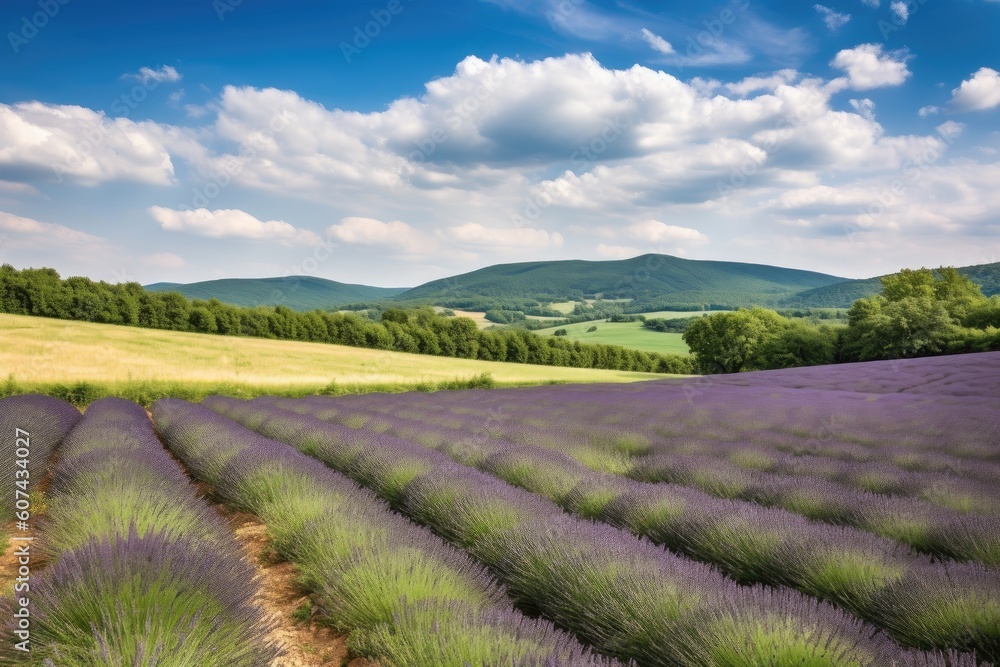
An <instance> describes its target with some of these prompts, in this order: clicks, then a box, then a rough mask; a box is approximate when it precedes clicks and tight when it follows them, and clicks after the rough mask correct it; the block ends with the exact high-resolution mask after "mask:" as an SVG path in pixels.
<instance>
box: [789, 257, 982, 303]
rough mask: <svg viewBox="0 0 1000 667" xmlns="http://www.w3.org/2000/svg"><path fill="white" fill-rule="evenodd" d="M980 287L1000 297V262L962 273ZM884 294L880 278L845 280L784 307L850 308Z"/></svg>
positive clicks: (809, 292) (965, 268) (791, 299)
mask: <svg viewBox="0 0 1000 667" xmlns="http://www.w3.org/2000/svg"><path fill="white" fill-rule="evenodd" d="M958 272H959V273H961V274H962V275H965V276H968V277H969V279H971V280H972V281H973V282H974V283H976V284H977V285H979V287H980V288H981V289H982V290H983V294H985V295H986V296H993V295H994V294H1000V262H994V263H993V264H977V265H975V266H963V267H961V268H959V269H958ZM881 291H882V283H881V282H879V278H865V279H863V280H845V281H844V282H840V283H835V284H833V285H825V286H823V287H817V288H814V289H810V290H805V291H804V292H800V293H798V294H796V295H794V296H791V297H788V298H787V299H785V300H784V301H783V302H782V303H781V304H780V305H781V306H784V307H787V308H849V307H850V306H851V304H852V303H854V302H855V301H857V300H858V299H863V298H865V297H869V296H872V295H873V294H878V293H879V292H881Z"/></svg>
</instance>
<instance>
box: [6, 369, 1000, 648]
mask: <svg viewBox="0 0 1000 667" xmlns="http://www.w3.org/2000/svg"><path fill="white" fill-rule="evenodd" d="M67 407H68V406H65V405H64V404H61V403H59V402H57V401H53V400H52V399H43V398H41V397H20V398H16V399H15V398H12V399H4V400H3V401H0V415H2V420H3V422H4V424H6V423H7V422H8V421H9V422H10V423H11V424H14V423H29V422H30V423H31V424H34V423H39V424H41V423H46V420H45V419H44V415H45V414H48V415H51V419H49V420H48V422H47V423H48V424H49V427H48V430H47V431H45V432H44V433H43V431H42V430H41V428H40V427H39V433H40V440H39V442H40V443H42V439H41V437H42V436H44V438H45V440H44V443H43V444H42V445H40V446H39V450H38V451H40V452H43V453H44V455H45V457H46V461H48V460H49V459H48V456H49V455H48V452H49V451H55V455H54V456H53V457H52V459H51V460H52V461H53V463H51V464H48V466H49V468H51V470H50V471H49V473H48V479H47V482H46V483H47V484H49V485H50V486H49V488H48V489H47V490H46V507H45V510H44V512H43V514H42V516H41V518H40V519H39V521H38V529H37V532H38V534H39V538H40V543H41V545H44V553H45V555H46V557H47V561H46V562H45V563H43V565H42V566H40V567H39V571H38V573H37V575H34V574H33V576H37V580H38V583H37V588H36V587H35V584H34V583H33V584H32V591H33V593H32V595H33V596H34V597H33V600H32V604H33V605H34V608H33V611H34V615H33V616H32V619H31V623H32V626H31V627H32V642H33V648H34V651H33V652H32V654H31V657H30V659H29V658H26V657H25V656H24V655H23V654H18V652H17V651H16V650H12V649H11V646H12V643H13V642H12V641H7V642H6V644H5V646H4V648H3V650H0V664H32V665H35V664H37V665H47V664H57V665H62V664H72V665H132V664H136V665H150V666H151V665H178V666H179V665H194V664H198V665H211V664H233V665H280V664H284V663H281V662H280V661H281V659H282V658H281V657H280V653H281V650H282V649H281V646H278V645H275V644H274V643H273V642H271V641H270V640H268V639H267V637H268V633H269V632H270V630H271V624H272V623H273V620H274V619H268V618H266V617H265V615H264V614H263V613H262V612H261V610H260V609H258V608H257V607H255V602H254V600H255V590H256V587H257V586H258V585H259V581H258V580H257V578H256V577H255V576H254V575H253V573H252V570H251V568H250V567H249V566H248V564H247V563H246V562H245V559H244V558H242V557H241V556H240V554H239V553H238V551H237V550H236V549H235V548H234V546H233V538H232V536H231V535H230V534H228V532H227V526H226V525H225V523H224V522H222V521H219V520H218V517H217V516H216V515H215V513H213V512H212V510H211V508H210V506H209V503H215V504H216V505H217V506H219V507H221V506H226V507H228V508H230V509H235V510H238V511H240V512H243V513H246V514H249V515H253V516H254V517H257V518H258V519H259V520H260V521H261V522H262V523H263V524H264V525H265V526H266V528H267V536H268V540H269V544H270V546H271V548H272V550H273V552H274V553H275V555H276V557H277V558H278V559H280V560H281V561H284V562H288V563H291V564H293V565H294V567H295V569H296V571H297V573H298V585H299V587H300V589H301V592H302V594H303V595H306V596H308V599H309V605H310V608H311V609H312V613H313V616H314V618H315V619H317V620H318V622H319V623H321V624H322V625H324V626H327V627H331V628H333V629H334V630H335V631H336V632H337V633H341V634H343V635H344V636H345V637H346V638H347V644H348V647H349V649H350V652H351V654H352V655H353V656H363V657H365V658H368V659H371V660H373V661H378V664H381V665H385V666H393V665H396V666H430V665H447V666H452V665H454V666H455V667H464V666H465V665H477V666H479V665H481V666H484V667H485V666H493V665H497V666H499V665H518V666H522V665H538V666H539V667H542V666H550V665H604V666H608V667H610V666H612V665H627V664H634V665H637V666H639V667H641V666H645V665H650V666H654V665H655V666H659V665H671V666H698V667H709V666H711V667H716V666H719V667H744V666H745V667H751V666H755V665H768V666H775V667H785V666H788V667H791V666H793V665H795V666H798V665H805V666H815V667H820V666H830V667H833V666H838V667H840V666H844V667H848V666H850V667H882V666H890V667H891V666H894V665H895V666H904V665H912V666H927V667H930V666H942V667H965V666H968V667H973V666H974V665H988V664H996V663H997V662H998V660H1000V354H994V353H990V354H980V355H963V356H955V357H939V358H931V359H920V360H906V361H898V362H873V363H867V364H853V365H851V364H845V365H840V366H833V367H816V368H802V369H794V370H787V371H769V372H759V373H745V374H740V375H733V376H725V375H723V376H711V377H702V378H690V379H684V380H667V381H657V382H646V383H640V384H635V385H587V386H552V387H537V388H529V389H510V390H465V391H451V392H437V393H410V394H393V395H382V394H371V395H365V396H349V397H339V398H329V397H311V398H304V399H280V398H258V399H254V400H250V401H241V400H236V399H231V398H224V397H211V398H209V399H206V400H205V401H204V402H203V403H202V404H201V405H196V404H192V403H188V402H185V401H180V400H176V399H164V400H161V401H159V402H157V403H156V404H155V405H154V406H153V409H152V418H153V419H152V423H151V422H150V420H149V419H148V418H147V416H146V415H145V414H144V413H143V411H142V409H141V408H139V407H138V406H136V405H133V404H130V403H128V402H126V401H120V400H115V399H106V400H103V401H99V402H98V403H95V404H93V405H91V406H90V407H89V408H88V409H87V411H86V413H85V416H84V417H83V418H82V420H79V422H78V423H76V422H77V419H78V416H77V415H75V414H73V409H72V408H69V409H68V410H67ZM39 415H42V418H40V417H39ZM19 420H20V421H19ZM74 423H76V425H75V426H74ZM29 426H30V424H29ZM20 428H24V427H23V426H22V427H20ZM31 428H35V426H31ZM60 439H61V440H62V445H61V446H59V447H57V446H56V445H55V443H56V442H58V441H59V440H60ZM168 452H169V454H168ZM185 473H186V474H185ZM43 474H45V470H43V469H41V468H37V469H34V470H33V472H32V475H33V476H39V477H40V476H41V475H43ZM191 478H193V480H192V479H191ZM193 481H196V482H198V483H199V484H200V487H199V490H198V491H196V490H195V486H194V485H193ZM33 581H34V580H33ZM34 591H37V592H34ZM3 604H4V605H6V606H7V607H9V608H10V611H11V613H9V614H5V618H14V619H15V620H14V621H13V622H12V623H11V624H10V625H9V627H7V628H6V633H7V634H8V636H9V637H14V636H15V635H14V633H16V631H17V629H18V628H17V621H16V617H15V616H14V614H13V611H14V609H15V608H16V606H17V601H16V599H10V596H9V595H8V596H7V597H6V598H5V599H4V603H3ZM234 647H235V648H234ZM26 660H27V662H26Z"/></svg>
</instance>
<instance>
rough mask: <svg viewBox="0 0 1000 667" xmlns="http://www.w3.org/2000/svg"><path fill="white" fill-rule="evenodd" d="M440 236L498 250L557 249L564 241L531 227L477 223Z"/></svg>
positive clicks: (552, 234) (449, 228)
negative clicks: (487, 225)
mask: <svg viewBox="0 0 1000 667" xmlns="http://www.w3.org/2000/svg"><path fill="white" fill-rule="evenodd" d="M440 234H441V236H442V238H445V239H447V240H449V241H452V242H455V243H458V244H459V245H466V246H492V247H500V248H558V247H559V246H561V245H562V244H563V241H564V239H563V236H562V234H560V233H559V232H548V231H545V230H544V229H532V228H531V227H521V228H516V227H486V226H485V225H481V224H479V223H477V222H467V223H465V224H463V225H457V226H454V227H448V228H446V229H443V230H441V231H440Z"/></svg>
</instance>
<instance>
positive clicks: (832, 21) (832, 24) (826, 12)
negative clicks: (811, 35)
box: [813, 4, 851, 32]
mask: <svg viewBox="0 0 1000 667" xmlns="http://www.w3.org/2000/svg"><path fill="white" fill-rule="evenodd" d="M813 9H815V10H816V11H817V12H819V15H820V16H821V17H822V19H823V23H825V24H826V27H827V28H828V29H829V30H830V32H836V31H837V30H839V29H840V28H843V27H844V26H845V25H847V24H848V23H849V22H850V20H851V15H850V14H841V13H839V12H835V11H834V10H832V9H830V8H829V7H826V6H824V5H819V4H817V5H813Z"/></svg>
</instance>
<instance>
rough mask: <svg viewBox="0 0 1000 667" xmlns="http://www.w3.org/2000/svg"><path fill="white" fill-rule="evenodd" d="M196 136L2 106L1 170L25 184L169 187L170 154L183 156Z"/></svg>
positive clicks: (35, 107)
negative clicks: (116, 183) (177, 152)
mask: <svg viewBox="0 0 1000 667" xmlns="http://www.w3.org/2000/svg"><path fill="white" fill-rule="evenodd" d="M192 135H193V133H192V132H189V131H180V130H175V131H170V130H169V129H165V128H163V127H161V126H158V125H156V124H155V123H150V122H134V121H132V120H129V119H128V118H114V119H111V118H108V117H106V116H105V115H104V114H102V113H99V112H96V111H93V110H91V109H86V108H84V107H78V106H67V105H52V104H43V103H41V102H23V103H20V104H15V105H6V104H0V167H2V168H4V171H5V172H6V176H7V178H8V179H12V180H18V181H22V182H37V181H52V180H56V181H59V182H62V181H63V180H69V181H71V182H74V183H78V184H81V185H87V186H94V185H98V184H100V183H104V182H108V181H133V182H140V183H149V184H153V185H169V184H171V183H173V182H174V165H173V162H172V161H171V157H170V151H171V149H175V150H178V149H180V150H183V149H182V146H183V145H184V144H185V143H186V142H189V141H190V140H191V136H192ZM189 147H190V146H189Z"/></svg>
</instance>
